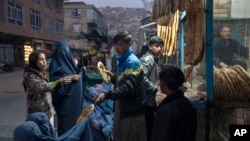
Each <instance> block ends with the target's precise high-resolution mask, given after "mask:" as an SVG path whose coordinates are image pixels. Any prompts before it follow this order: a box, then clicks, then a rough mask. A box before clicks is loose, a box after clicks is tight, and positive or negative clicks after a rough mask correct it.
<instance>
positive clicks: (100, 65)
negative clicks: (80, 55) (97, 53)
mask: <svg viewBox="0 0 250 141" xmlns="http://www.w3.org/2000/svg"><path fill="white" fill-rule="evenodd" d="M97 69H98V72H99V74H100V75H101V78H102V80H103V81H104V82H105V83H111V81H110V77H109V75H108V74H107V73H106V68H105V66H104V65H103V63H102V62H98V63H97Z"/></svg>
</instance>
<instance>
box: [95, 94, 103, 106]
mask: <svg viewBox="0 0 250 141" xmlns="http://www.w3.org/2000/svg"><path fill="white" fill-rule="evenodd" d="M104 100H105V94H104V93H100V94H98V95H97V96H96V97H95V102H94V104H95V105H99V104H101V103H102V102H103V101H104Z"/></svg>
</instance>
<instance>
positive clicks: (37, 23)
mask: <svg viewBox="0 0 250 141" xmlns="http://www.w3.org/2000/svg"><path fill="white" fill-rule="evenodd" d="M30 28H31V29H33V30H37V31H40V30H41V13H40V12H39V11H37V10H34V9H30Z"/></svg>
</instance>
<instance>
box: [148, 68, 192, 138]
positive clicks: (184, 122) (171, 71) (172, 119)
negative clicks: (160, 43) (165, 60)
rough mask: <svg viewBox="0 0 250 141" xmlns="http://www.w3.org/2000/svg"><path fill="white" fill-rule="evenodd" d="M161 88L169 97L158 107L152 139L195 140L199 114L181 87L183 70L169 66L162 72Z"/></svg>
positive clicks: (160, 77) (183, 79)
mask: <svg viewBox="0 0 250 141" xmlns="http://www.w3.org/2000/svg"><path fill="white" fill-rule="evenodd" d="M159 79H160V83H159V86H160V89H161V92H162V93H164V94H166V95H167V97H166V98H165V99H164V100H163V101H162V102H161V103H160V105H159V106H158V108H157V113H156V117H155V120H154V125H153V133H152V141H195V136H196V125H197V114H196V110H195V109H194V107H193V106H192V104H191V102H190V101H189V100H188V99H187V98H186V97H185V96H184V93H183V91H181V90H180V87H181V86H182V84H183V83H184V81H185V78H184V74H183V72H182V71H181V70H180V69H179V68H176V67H173V66H168V67H166V68H165V69H163V70H162V71H161V72H160V75H159Z"/></svg>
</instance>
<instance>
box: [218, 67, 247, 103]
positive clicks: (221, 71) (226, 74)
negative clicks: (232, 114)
mask: <svg viewBox="0 0 250 141" xmlns="http://www.w3.org/2000/svg"><path fill="white" fill-rule="evenodd" d="M214 95H215V98H216V99H217V100H220V101H249V100H250V77H249V75H248V74H247V73H246V71H245V70H244V69H243V68H242V67H241V66H239V65H235V66H233V67H231V68H214Z"/></svg>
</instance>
